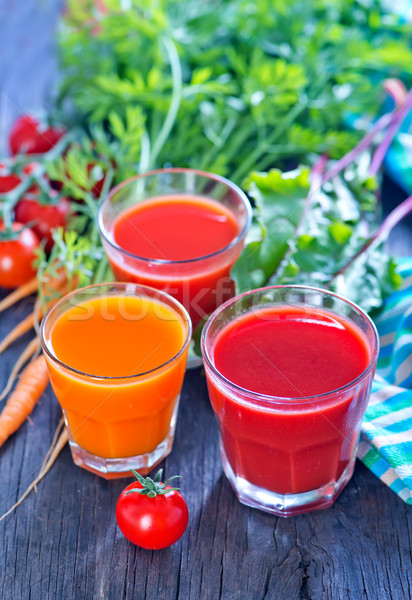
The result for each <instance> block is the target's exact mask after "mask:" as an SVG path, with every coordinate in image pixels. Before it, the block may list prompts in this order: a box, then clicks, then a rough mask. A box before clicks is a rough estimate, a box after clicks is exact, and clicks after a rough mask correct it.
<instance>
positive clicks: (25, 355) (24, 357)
mask: <svg viewBox="0 0 412 600" xmlns="http://www.w3.org/2000/svg"><path fill="white" fill-rule="evenodd" d="M39 348H40V340H39V338H38V337H37V336H36V337H35V338H34V339H32V340H31V342H29V343H28V345H27V346H26V348H25V349H24V350H23V352H22V353H21V354H20V356H19V358H18V359H17V360H16V362H15V364H14V367H13V368H12V370H11V372H10V375H9V378H8V380H7V383H6V387H5V388H4V390H3V391H2V393H1V394H0V400H3V398H5V397H6V396H7V394H8V393H9V392H10V390H11V388H12V386H13V383H14V382H15V380H16V377H17V375H18V374H19V371H20V369H21V368H22V366H23V365H24V363H25V362H27V361H28V360H29V358H31V357H32V356H33V354H35V353H36V352H37V350H39Z"/></svg>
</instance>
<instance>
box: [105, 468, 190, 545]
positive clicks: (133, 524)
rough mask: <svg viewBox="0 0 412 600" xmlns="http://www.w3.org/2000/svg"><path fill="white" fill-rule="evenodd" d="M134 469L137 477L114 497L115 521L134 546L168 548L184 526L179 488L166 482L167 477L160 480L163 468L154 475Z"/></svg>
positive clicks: (186, 516) (185, 519)
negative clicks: (149, 475)
mask: <svg viewBox="0 0 412 600" xmlns="http://www.w3.org/2000/svg"><path fill="white" fill-rule="evenodd" d="M133 473H134V475H135V476H136V478H137V481H134V482H133V483H131V484H130V485H128V486H127V487H126V488H125V489H124V490H123V492H122V493H121V494H120V496H119V500H118V501H117V506H116V519H117V524H118V525H119V528H120V530H121V532H122V533H123V535H124V536H125V537H126V538H127V539H128V540H129V541H131V542H133V544H136V546H140V547H141V548H146V549H147V550H159V549H161V548H167V547H168V546H171V545H172V544H174V543H175V542H177V540H178V539H179V538H181V537H182V535H183V534H184V532H185V530H186V527H187V523H188V520H189V511H188V509H187V504H186V502H185V500H184V498H183V496H182V495H181V494H180V492H179V491H178V490H177V489H176V488H172V487H170V486H169V485H168V483H169V481H170V479H168V481H166V483H161V481H160V479H161V477H162V470H160V471H159V472H158V473H157V475H156V477H155V478H154V479H151V478H150V477H146V478H143V477H142V476H141V475H139V474H138V473H136V472H135V471H133ZM171 479H173V477H172V478H171ZM137 490H139V491H137Z"/></svg>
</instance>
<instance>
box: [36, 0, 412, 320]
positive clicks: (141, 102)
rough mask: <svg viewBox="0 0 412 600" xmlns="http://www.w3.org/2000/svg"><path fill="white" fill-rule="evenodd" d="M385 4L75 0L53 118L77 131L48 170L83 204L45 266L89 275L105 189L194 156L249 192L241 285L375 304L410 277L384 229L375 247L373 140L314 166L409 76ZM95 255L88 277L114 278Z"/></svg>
mask: <svg viewBox="0 0 412 600" xmlns="http://www.w3.org/2000/svg"><path fill="white" fill-rule="evenodd" d="M389 10H390V9H389V8H388V9H387V10H386V8H385V4H384V3H383V2H381V1H378V0H368V1H366V2H365V1H362V2H360V1H359V2H358V1H355V0H354V1H349V0H316V1H315V2H308V1H307V0H291V1H290V2H289V3H285V2H283V0H270V1H268V0H256V2H253V3H251V2H249V1H248V0H236V1H235V0H226V1H217V0H216V1H215V0H210V1H209V2H198V1H197V0H163V1H162V0H158V1H155V2H153V1H152V0H129V1H128V2H127V3H125V2H123V1H122V0H82V1H79V0H69V2H68V9H67V12H66V15H65V18H64V20H63V23H62V28H61V33H60V53H61V68H62V79H61V82H60V85H59V94H58V102H57V106H56V110H55V114H54V117H55V120H56V121H57V122H59V123H63V124H65V125H66V127H67V129H68V130H69V131H70V136H71V140H72V141H71V145H70V149H69V150H68V151H67V152H66V153H65V155H64V156H63V157H61V158H59V159H55V157H53V160H52V161H49V162H48V163H47V164H46V170H47V173H48V176H49V177H50V179H52V180H53V181H57V182H58V184H59V185H60V186H61V190H62V193H65V194H67V195H68V196H70V197H72V198H73V199H74V201H75V202H76V211H75V212H76V215H77V216H76V218H75V219H73V220H72V222H71V224H70V229H72V230H74V231H75V232H76V233H77V237H76V238H70V244H67V243H66V241H65V239H64V238H63V237H61V236H60V237H57V238H56V240H57V248H56V250H55V252H54V253H53V255H52V256H51V257H50V258H49V263H51V265H52V266H53V262H54V263H56V260H57V258H58V256H59V250H58V248H59V247H60V246H61V252H60V254H61V255H62V256H64V257H65V258H64V260H63V261H61V262H62V264H63V262H64V263H65V264H66V265H67V264H76V265H77V266H76V268H75V269H74V272H75V274H77V275H79V274H80V275H81V276H82V277H83V276H84V272H83V270H82V266H81V261H79V260H77V259H78V257H79V256H82V254H83V253H84V250H85V246H84V245H82V244H83V238H86V239H87V244H86V245H87V248H88V249H87V252H89V253H90V252H95V253H96V258H98V256H99V253H101V252H102V248H101V246H100V242H99V239H98V235H97V231H96V226H95V215H96V207H97V201H98V197H99V195H104V194H105V193H107V191H108V189H109V187H110V186H112V185H114V184H116V183H118V182H120V181H122V180H124V179H126V178H128V177H130V176H132V175H135V174H136V173H138V172H144V171H147V170H149V169H151V168H158V167H163V166H186V167H192V168H197V169H203V170H206V171H211V172H215V173H218V174H221V175H225V176H227V177H229V178H230V179H231V180H233V181H235V182H236V183H238V184H240V185H242V186H243V187H244V188H245V189H246V191H248V193H249V195H250V197H251V198H252V199H253V200H254V203H255V213H256V214H255V222H254V228H253V230H252V232H251V236H250V237H249V240H248V244H247V246H246V248H245V250H244V252H243V254H242V256H241V257H240V259H239V260H238V261H237V262H236V264H235V266H234V269H233V276H234V279H235V281H236V284H237V290H238V291H243V290H245V289H250V288H251V287H257V286H260V285H268V284H277V283H307V284H314V285H318V286H321V287H329V288H331V289H335V290H336V291H338V292H340V293H342V294H344V295H346V296H348V297H350V298H352V299H353V300H355V301H357V302H359V303H360V304H361V305H362V306H363V307H364V308H365V309H366V310H369V311H372V310H374V309H376V308H379V306H380V305H381V303H382V298H383V297H384V296H385V294H386V293H388V292H389V291H390V290H392V289H393V288H394V287H396V286H397V285H398V284H399V278H398V277H397V275H396V273H395V265H394V262H393V260H392V259H391V258H390V257H387V256H386V255H385V254H384V252H383V248H382V242H383V238H382V239H381V238H379V242H380V243H379V244H377V243H371V240H373V239H374V238H375V237H376V231H377V228H378V224H379V220H380V216H381V215H380V208H379V203H378V202H377V198H376V191H377V189H378V187H379V179H378V178H377V177H376V173H377V171H376V169H375V170H374V171H373V173H372V174H369V173H368V172H367V167H368V166H369V165H370V159H371V153H370V145H369V146H368V148H364V150H367V151H369V154H368V153H367V152H363V153H362V154H359V155H357V156H356V160H355V162H353V163H352V164H351V165H350V166H349V167H348V166H347V168H346V170H343V171H342V172H341V173H340V175H339V176H337V177H335V178H333V179H332V180H330V181H328V182H326V183H324V184H323V185H322V186H320V185H319V187H318V190H314V189H313V187H312V184H311V171H312V168H313V166H314V165H315V164H316V163H317V161H318V160H319V156H323V157H325V159H324V160H325V161H326V160H329V161H334V160H337V159H339V158H340V157H342V156H343V155H344V154H345V153H347V152H348V151H349V150H350V149H352V148H354V147H355V146H356V145H357V143H358V142H359V140H360V138H361V136H362V135H363V134H364V133H365V131H367V130H368V129H369V128H370V124H371V122H372V121H373V120H374V119H375V118H376V116H377V115H378V114H379V112H380V109H381V106H382V104H383V101H384V99H385V97H386V92H385V91H384V88H383V85H382V84H383V82H384V80H386V79H387V78H388V77H392V78H393V77H399V78H401V79H402V81H403V82H404V83H405V85H406V86H408V87H409V86H410V84H411V83H412V51H411V49H410V47H409V42H410V34H411V31H412V27H411V25H408V24H406V23H402V22H401V20H400V19H399V18H398V17H397V16H396V15H394V14H392V13H391V12H390V11H389ZM377 139H378V138H377ZM361 156H362V160H360V157H361ZM299 165H305V166H303V167H302V166H299ZM365 165H366V166H365ZM268 170H269V171H268ZM266 171H268V172H266ZM251 173H252V174H251ZM102 177H103V178H102ZM102 181H104V186H103V189H100V192H99V194H96V193H95V189H96V185H98V184H99V182H100V183H101V182H102ZM315 192H316V193H315ZM68 247H70V254H71V255H72V256H76V257H77V259H76V260H75V261H70V260H67V256H66V254H67V248H68ZM355 257H356V258H355ZM42 265H43V268H45V270H46V271H47V268H48V267H47V260H43V262H42ZM98 265H99V261H97V262H96V263H95V267H94V268H93V267H91V268H89V269H88V270H89V271H90V278H89V279H90V281H93V280H95V279H96V277H97V280H101V277H102V276H105V273H106V272H105V268H106V267H102V268H101V269H100V268H99V267H98ZM97 269H98V273H97V275H96V274H94V271H95V270H97Z"/></svg>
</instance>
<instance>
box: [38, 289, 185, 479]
mask: <svg viewBox="0 0 412 600" xmlns="http://www.w3.org/2000/svg"><path fill="white" fill-rule="evenodd" d="M191 332H192V329H191V322H190V318H189V315H188V314H187V312H186V310H185V309H184V308H183V306H181V305H180V304H179V303H178V302H177V301H176V300H175V299H174V298H172V297H170V296H169V295H167V294H165V293H163V292H160V291H158V290H155V289H152V288H149V287H146V286H140V285H136V284H133V283H113V284H99V285H92V286H89V287H86V288H81V289H78V290H76V291H74V292H72V293H70V294H68V295H67V296H65V297H63V298H62V299H61V300H59V301H58V302H57V303H56V304H54V305H53V306H52V307H51V308H50V309H49V311H48V312H47V314H46V316H45V317H44V319H43V321H42V324H41V330H40V334H41V342H42V346H43V351H44V356H45V358H46V362H47V367H48V370H49V375H50V381H51V385H52V387H53V390H54V393H55V395H56V397H57V399H58V401H59V403H60V405H61V407H62V410H63V415H64V418H65V421H66V425H67V427H68V431H69V436H70V439H69V442H70V448H71V452H72V456H73V460H74V462H75V463H76V464H77V465H79V466H81V467H83V468H85V469H88V470H90V471H92V472H94V473H97V474H98V475H100V476H102V477H104V478H106V479H110V478H115V477H123V476H128V475H129V474H130V469H135V470H137V471H139V472H140V473H142V474H145V473H147V472H148V471H150V470H151V469H152V468H153V467H154V466H155V465H156V464H157V463H159V462H160V461H161V460H162V459H163V458H165V457H166V456H167V455H168V454H169V453H170V451H171V449H172V444H173V439H174V432H175V425H176V417H177V411H178V405H179V398H180V391H181V387H182V384H183V378H184V373H185V369H186V358H187V352H188V345H189V342H190V339H191Z"/></svg>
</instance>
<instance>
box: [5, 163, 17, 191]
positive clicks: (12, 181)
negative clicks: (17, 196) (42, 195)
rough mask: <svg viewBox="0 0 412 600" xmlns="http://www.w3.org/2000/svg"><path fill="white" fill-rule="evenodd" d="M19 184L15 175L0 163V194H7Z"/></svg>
mask: <svg viewBox="0 0 412 600" xmlns="http://www.w3.org/2000/svg"><path fill="white" fill-rule="evenodd" d="M19 183H21V179H20V177H19V176H18V175H16V173H13V172H12V171H10V169H8V168H7V166H6V165H4V164H3V163H0V194H7V192H10V191H11V190H13V189H14V188H15V187H17V186H18V185H19Z"/></svg>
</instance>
